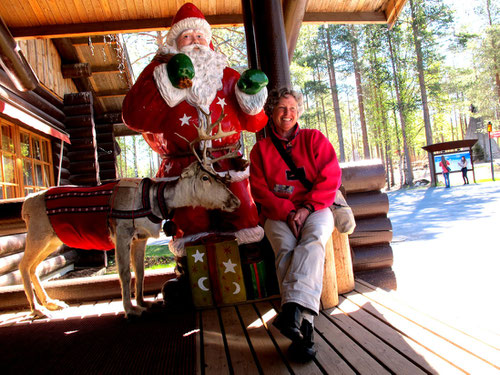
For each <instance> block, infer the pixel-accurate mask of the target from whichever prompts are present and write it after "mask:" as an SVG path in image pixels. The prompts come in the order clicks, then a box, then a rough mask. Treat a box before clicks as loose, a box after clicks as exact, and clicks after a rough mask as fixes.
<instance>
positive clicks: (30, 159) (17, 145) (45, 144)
mask: <svg viewBox="0 0 500 375" xmlns="http://www.w3.org/2000/svg"><path fill="white" fill-rule="evenodd" d="M4 126H7V127H9V128H10V129H11V136H12V143H13V146H14V147H13V149H14V151H13V152H12V151H11V150H4V149H3V144H2V143H1V142H3V132H2V131H0V191H1V194H2V197H0V200H9V199H19V198H23V197H25V196H27V195H28V194H29V193H31V192H37V191H42V190H46V189H48V188H49V187H50V186H54V163H53V158H52V147H51V145H52V143H51V139H50V138H48V137H44V136H42V135H40V134H38V133H35V132H33V131H31V130H29V129H27V128H25V127H22V126H20V125H17V124H15V123H13V122H12V121H9V120H6V119H5V118H3V117H0V129H1V128H3V127H4ZM22 135H23V136H24V135H26V136H27V139H28V145H29V149H28V155H23V150H22V147H21V136H22ZM36 141H38V144H39V146H38V147H39V153H40V158H37V155H36V153H35V149H34V144H35V142H36ZM4 154H8V156H9V157H10V158H12V157H13V159H14V183H11V182H6V180H5V174H4V157H3V156H4ZM44 154H46V155H44ZM25 163H29V165H30V174H29V175H30V176H31V179H32V184H31V185H29V184H27V183H25V174H24V165H25ZM37 166H40V171H41V173H42V176H41V177H40V178H41V185H38V184H37V183H38V180H39V179H38V178H37V172H36V170H37ZM47 185H48V186H47ZM7 186H14V195H15V196H14V197H9V198H4V197H5V196H7V192H6V187H7ZM27 189H29V190H28V192H27V191H26V190H27Z"/></svg>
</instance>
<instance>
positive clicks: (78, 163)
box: [53, 92, 101, 186]
mask: <svg viewBox="0 0 500 375" xmlns="http://www.w3.org/2000/svg"><path fill="white" fill-rule="evenodd" d="M92 101H93V99H92V94H91V93H90V92H81V93H78V94H66V95H65V96H64V114H65V115H66V122H65V125H66V131H67V132H68V133H69V135H70V137H71V145H69V146H67V145H66V144H65V145H64V147H66V148H67V149H66V150H64V155H67V157H68V159H69V168H68V171H69V178H68V180H69V182H70V183H71V184H73V185H85V186H96V185H98V184H100V182H101V180H100V176H99V163H98V156H97V139H96V126H95V123H94V113H93V106H92ZM53 145H54V154H55V155H57V160H59V152H60V145H56V144H55V143H54V144H53ZM61 172H63V169H61ZM65 172H66V171H65Z"/></svg>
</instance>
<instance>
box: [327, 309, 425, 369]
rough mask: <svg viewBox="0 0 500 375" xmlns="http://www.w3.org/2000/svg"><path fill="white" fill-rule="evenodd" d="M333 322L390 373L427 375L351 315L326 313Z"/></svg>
mask: <svg viewBox="0 0 500 375" xmlns="http://www.w3.org/2000/svg"><path fill="white" fill-rule="evenodd" d="M339 307H341V306H339ZM325 316H327V317H328V318H329V319H330V321H331V322H334V323H335V324H336V325H337V326H338V327H339V328H340V329H341V330H342V331H344V332H345V333H348V334H349V336H350V337H351V338H352V339H353V340H355V341H356V342H357V343H358V345H360V346H361V347H363V349H364V350H366V351H367V352H368V353H370V354H371V355H372V356H373V357H374V358H376V359H377V361H379V362H380V364H381V365H382V366H384V367H385V368H386V369H387V370H388V371H390V372H393V373H396V374H412V375H414V374H425V372H424V371H423V370H421V369H420V368H419V367H417V366H416V365H414V364H413V363H412V362H410V361H409V360H408V359H407V358H405V357H403V356H402V355H401V354H399V353H398V352H397V351H396V350H394V349H393V348H392V347H390V346H389V345H387V344H386V343H385V342H383V341H382V340H380V339H379V338H378V337H377V336H375V335H374V334H372V333H371V332H370V331H368V330H366V329H365V327H363V326H361V325H360V324H359V323H357V322H356V321H355V320H354V319H352V318H351V317H350V316H349V315H346V314H344V312H343V311H341V310H339V309H332V310H327V311H325Z"/></svg>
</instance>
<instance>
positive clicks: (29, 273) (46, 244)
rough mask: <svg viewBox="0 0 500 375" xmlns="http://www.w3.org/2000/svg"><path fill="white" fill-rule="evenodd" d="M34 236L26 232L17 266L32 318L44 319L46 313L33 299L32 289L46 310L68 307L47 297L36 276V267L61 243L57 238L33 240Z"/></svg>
mask: <svg viewBox="0 0 500 375" xmlns="http://www.w3.org/2000/svg"><path fill="white" fill-rule="evenodd" d="M31 233H33V232H31ZM34 236H35V235H34V234H30V232H29V231H28V236H27V237H26V248H25V251H24V256H23V259H22V260H21V263H20V264H19V271H20V272H21V277H22V279H23V285H24V291H25V293H26V297H27V298H28V302H29V304H30V308H31V311H32V314H33V316H35V317H45V316H47V313H46V312H45V311H43V309H42V308H41V306H40V305H39V304H38V302H37V300H36V299H35V298H34V297H35V296H34V294H33V287H34V289H35V295H36V297H37V298H38V300H39V301H40V304H41V305H42V306H44V307H45V308H47V309H48V310H51V311H53V310H60V309H63V308H66V307H68V305H66V304H65V303H64V302H62V301H58V300H53V299H51V298H50V297H49V296H48V294H47V292H46V291H45V288H44V287H43V286H42V284H41V283H40V278H39V277H38V275H37V274H36V268H37V267H38V265H39V264H40V263H41V262H42V261H43V260H44V259H45V258H46V257H47V256H48V255H50V254H51V253H53V252H54V251H55V250H57V248H58V247H59V246H60V245H61V244H62V242H61V241H60V240H59V239H58V238H57V237H52V238H50V239H49V240H47V237H45V238H43V237H42V238H37V239H35V238H34ZM32 283H33V287H32Z"/></svg>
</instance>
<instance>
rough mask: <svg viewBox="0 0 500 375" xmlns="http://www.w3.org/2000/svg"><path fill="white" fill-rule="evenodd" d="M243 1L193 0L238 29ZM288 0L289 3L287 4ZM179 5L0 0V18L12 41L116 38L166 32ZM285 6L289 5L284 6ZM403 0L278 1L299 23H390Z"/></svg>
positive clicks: (212, 18)
mask: <svg viewBox="0 0 500 375" xmlns="http://www.w3.org/2000/svg"><path fill="white" fill-rule="evenodd" d="M245 1H246V2H248V3H249V0H244V1H242V0H193V1H192V2H193V3H194V4H195V5H196V6H197V7H198V8H199V9H200V10H201V11H202V12H203V14H204V15H205V17H206V18H207V20H208V22H209V23H210V24H212V25H226V26H227V25H241V24H242V23H243V14H242V3H243V2H245ZM292 1H293V2H292ZM182 3H184V2H183V1H144V0H57V1H52V0H16V1H1V2H0V17H1V18H2V19H3V20H4V21H5V24H6V25H7V27H8V28H9V29H10V31H11V33H12V35H13V36H14V38H34V37H45V38H51V37H61V36H76V35H80V36H82V35H96V34H118V33H126V32H137V31H144V30H159V29H166V28H168V27H169V26H170V24H171V22H172V18H173V16H174V15H175V13H176V12H177V10H178V9H179V7H180V6H181V5H182ZM287 3H289V4H287ZM405 3H406V0H350V1H345V0H314V1H307V0H284V1H283V5H284V7H289V8H293V9H297V10H298V9H300V7H301V6H305V13H304V17H303V22H313V23H321V22H329V23H363V24H366V23H382V24H384V23H385V24H388V25H392V24H393V23H394V22H395V21H396V19H397V17H398V15H399V13H400V12H401V10H402V8H403V6H404V4H405Z"/></svg>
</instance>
